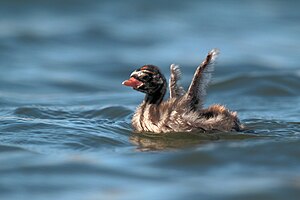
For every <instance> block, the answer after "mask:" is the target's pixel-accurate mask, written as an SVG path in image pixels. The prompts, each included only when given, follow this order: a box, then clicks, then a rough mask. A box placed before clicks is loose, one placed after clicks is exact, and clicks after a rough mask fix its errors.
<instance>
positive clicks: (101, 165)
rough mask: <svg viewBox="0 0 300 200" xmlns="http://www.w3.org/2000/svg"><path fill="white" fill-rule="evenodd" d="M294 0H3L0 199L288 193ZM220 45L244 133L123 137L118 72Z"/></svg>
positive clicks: (297, 134)
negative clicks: (244, 127) (244, 126)
mask: <svg viewBox="0 0 300 200" xmlns="http://www.w3.org/2000/svg"><path fill="white" fill-rule="evenodd" d="M299 6H300V3H299V2H298V1H263V2H262V1H251V2H239V3H237V2H235V1H226V2H219V1H201V2H200V1H188V2H184V1H172V3H170V2H166V1H165V2H161V1H151V2H150V1H134V0H131V1H126V2H125V1H113V2H111V1H83V0H76V1H67V0H65V1H50V0H49V1H34V0H31V1H26V2H19V1H8V0H7V1H1V2H0V68H1V73H0V106H1V109H0V119H1V124H0V163H1V165H0V177H1V178H0V195H1V199H14V200H15V199H24V200H27V199H30V200H33V199H38V200H43V199H47V200H48V199H64V200H65V199H72V200H76V199H85V200H96V199H199V198H201V199H299V196H300V176H299V170H300V167H299V166H300V161H299V156H300V116H299V113H300V96H299V94H300V81H299V77H300V66H299V62H300V59H299V55H300V50H299V49H300V40H299V35H300V26H299V20H300V14H299ZM214 47H218V48H219V49H220V50H221V55H220V59H219V61H218V65H217V66H216V72H215V74H214V80H213V83H212V84H211V86H210V88H209V91H208V96H207V101H206V106H208V105H211V104H213V103H221V104H225V105H226V106H227V107H229V108H230V109H231V110H236V111H238V113H239V117H240V119H241V121H242V122H243V123H244V124H245V125H246V126H247V127H248V131H246V132H244V133H228V134H224V133H215V134H211V135H199V134H174V135H151V134H134V133H132V128H131V125H130V119H131V117H132V114H133V112H134V110H135V108H136V106H137V105H138V104H139V103H140V102H141V101H142V99H143V95H142V94H139V93H137V92H135V91H133V90H130V89H129V88H127V87H123V86H122V85H121V82H122V81H123V80H125V79H126V78H128V76H129V74H130V73H131V71H132V70H134V69H135V68H136V67H138V66H141V65H143V64H155V65H158V66H160V67H161V69H162V71H163V72H164V74H166V76H168V74H169V72H168V69H169V65H170V64H171V63H178V64H181V65H182V71H183V81H182V82H183V85H184V86H185V87H187V86H188V84H189V82H190V80H191V78H192V74H193V72H194V70H195V67H196V66H197V64H198V63H199V62H201V60H202V59H203V58H204V56H205V55H206V53H207V52H208V51H209V50H210V49H212V48H214Z"/></svg>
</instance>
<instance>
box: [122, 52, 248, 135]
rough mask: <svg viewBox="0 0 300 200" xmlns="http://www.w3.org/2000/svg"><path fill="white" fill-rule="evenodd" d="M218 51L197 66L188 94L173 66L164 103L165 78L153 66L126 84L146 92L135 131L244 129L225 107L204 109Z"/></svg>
mask: <svg viewBox="0 0 300 200" xmlns="http://www.w3.org/2000/svg"><path fill="white" fill-rule="evenodd" d="M217 54H218V51H217V50H216V49H214V50H212V51H211V52H210V53H209V54H208V55H207V57H206V59H205V60H204V61H203V62H202V63H201V64H200V65H199V66H198V68H197V70H196V72H195V75H194V78H193V80H192V82H191V84H190V87H189V89H188V90H187V92H185V91H184V89H183V88H182V87H181V86H180V85H179V84H178V80H179V79H180V74H181V73H180V70H179V67H178V66H176V65H174V64H172V65H171V76H170V82H169V89H170V98H169V99H168V100H166V101H163V97H164V95H165V93H166V87H167V83H166V79H165V78H164V76H163V75H162V74H161V72H160V71H159V69H158V67H156V66H153V65H144V66H143V67H141V68H140V69H138V70H135V71H134V72H133V73H132V74H131V78H130V79H129V80H127V81H124V82H123V84H124V85H126V86H130V87H133V89H135V90H138V91H141V92H144V93H146V97H145V99H144V101H143V102H142V103H141V104H140V106H139V107H138V108H137V109H136V111H135V113H134V116H133V118H132V126H133V128H134V130H135V132H153V133H168V132H192V131H201V132H206V131H212V130H220V131H239V130H241V129H242V125H241V124H240V122H239V120H238V118H237V113H236V112H230V111H229V110H228V109H226V108H225V107H224V106H222V105H213V106H210V107H208V108H203V102H204V96H205V93H206V87H207V84H208V83H209V81H210V75H211V72H212V64H213V62H214V60H215V59H216V56H217Z"/></svg>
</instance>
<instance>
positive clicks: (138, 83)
mask: <svg viewBox="0 0 300 200" xmlns="http://www.w3.org/2000/svg"><path fill="white" fill-rule="evenodd" d="M122 84H123V85H125V86H129V87H133V88H139V87H141V86H142V85H143V82H141V81H139V80H137V79H135V78H134V77H130V79H128V80H126V81H123V83H122Z"/></svg>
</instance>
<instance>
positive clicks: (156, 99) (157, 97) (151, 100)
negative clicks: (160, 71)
mask: <svg viewBox="0 0 300 200" xmlns="http://www.w3.org/2000/svg"><path fill="white" fill-rule="evenodd" d="M166 90H167V84H166V82H164V83H163V84H162V86H161V87H160V88H159V89H157V90H156V92H154V93H152V94H146V96H145V102H146V103H147V104H156V105H159V104H160V103H161V102H162V100H163V99H164V96H165V94H166Z"/></svg>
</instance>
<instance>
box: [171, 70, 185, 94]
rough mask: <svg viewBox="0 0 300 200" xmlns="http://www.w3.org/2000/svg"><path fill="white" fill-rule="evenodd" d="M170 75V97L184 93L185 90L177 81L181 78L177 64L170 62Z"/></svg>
mask: <svg viewBox="0 0 300 200" xmlns="http://www.w3.org/2000/svg"><path fill="white" fill-rule="evenodd" d="M170 71H171V76H170V81H169V89H170V98H174V97H175V98H176V97H180V96H182V95H184V93H185V91H184V89H183V87H182V86H181V85H179V83H178V81H179V80H180V78H181V71H180V68H179V65H175V64H172V65H171V66H170Z"/></svg>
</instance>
